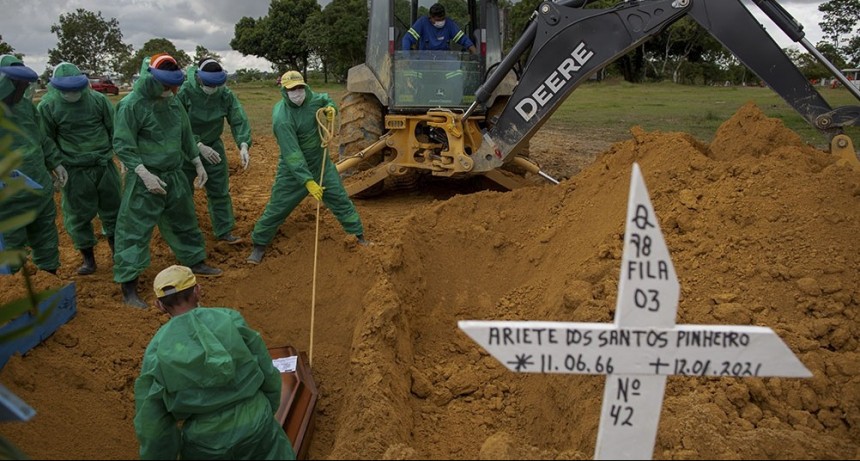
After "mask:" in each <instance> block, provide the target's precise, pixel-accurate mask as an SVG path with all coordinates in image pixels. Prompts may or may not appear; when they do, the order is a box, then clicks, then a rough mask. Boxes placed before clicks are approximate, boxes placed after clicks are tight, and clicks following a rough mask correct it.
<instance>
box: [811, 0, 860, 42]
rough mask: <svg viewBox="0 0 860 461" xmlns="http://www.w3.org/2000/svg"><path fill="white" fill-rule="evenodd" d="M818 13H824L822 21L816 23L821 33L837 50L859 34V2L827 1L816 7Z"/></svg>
mask: <svg viewBox="0 0 860 461" xmlns="http://www.w3.org/2000/svg"><path fill="white" fill-rule="evenodd" d="M818 11H821V12H822V13H824V21H822V22H819V23H818V25H819V26H821V31H822V32H824V34H825V37H826V38H828V39H830V40H831V41H832V42H833V45H834V46H836V47H837V48H839V46H840V45H841V44H842V43H843V42H845V43H849V42H850V41H851V39H852V38H851V35H854V34H857V33H860V29H857V25H858V24H860V0H828V1H826V2H824V3H822V4H821V5H818ZM843 39H844V40H843Z"/></svg>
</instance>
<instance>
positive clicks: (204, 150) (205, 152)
mask: <svg viewBox="0 0 860 461" xmlns="http://www.w3.org/2000/svg"><path fill="white" fill-rule="evenodd" d="M197 148H198V149H200V156H201V157H203V158H205V159H206V161H207V162H209V163H211V164H212V165H215V164H218V163H221V154H219V153H218V151H217V150H215V149H213V148H211V147H209V146H207V145H206V144H203V143H202V142H198V143H197Z"/></svg>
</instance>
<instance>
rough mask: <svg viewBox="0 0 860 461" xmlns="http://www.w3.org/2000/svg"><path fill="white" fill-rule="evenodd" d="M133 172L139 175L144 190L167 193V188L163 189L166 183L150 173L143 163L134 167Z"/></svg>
mask: <svg viewBox="0 0 860 461" xmlns="http://www.w3.org/2000/svg"><path fill="white" fill-rule="evenodd" d="M134 172H135V173H137V175H138V176H140V180H141V181H143V185H144V186H146V190H148V191H150V192H152V193H153V194H159V195H167V190H166V189H165V187H167V183H166V182H164V181H162V180H161V178H159V177H158V176H156V175H154V174H152V173H150V172H149V170H147V169H146V167H145V166H143V164H141V165H138V166H136V167H134Z"/></svg>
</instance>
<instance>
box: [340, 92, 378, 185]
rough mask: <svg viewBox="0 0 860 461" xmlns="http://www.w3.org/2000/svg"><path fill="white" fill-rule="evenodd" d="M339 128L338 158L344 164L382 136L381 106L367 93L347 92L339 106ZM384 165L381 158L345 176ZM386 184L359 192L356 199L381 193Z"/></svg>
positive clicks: (368, 161) (368, 162)
mask: <svg viewBox="0 0 860 461" xmlns="http://www.w3.org/2000/svg"><path fill="white" fill-rule="evenodd" d="M339 115H340V129H339V131H338V134H337V145H338V148H337V159H332V160H334V161H341V160H344V159H346V158H349V157H352V156H353V155H355V154H357V153H359V152H361V151H362V149H364V148H366V147H367V146H369V145H371V144H373V143H375V142H376V141H378V140H379V138H380V136H382V132H383V130H384V126H385V120H384V116H383V114H382V104H380V103H379V101H378V100H377V99H376V97H375V96H373V95H370V94H364V93H347V94H346V95H344V97H343V98H342V99H341V103H340V114H339ZM381 162H382V155H375V156H373V158H371V159H369V160H366V161H364V162H361V163H359V164H358V165H357V166H356V167H355V168H352V169H350V170H348V171H345V172H344V173H343V176H345V177H347V176H351V175H353V174H356V173H359V172H361V171H365V170H369V169H371V168H373V167H374V166H376V165H379V164H380V163H381ZM384 189H385V183H384V181H380V182H379V183H377V184H374V185H373V186H371V187H370V188H368V189H365V190H363V191H361V192H358V193H356V194H355V195H354V196H353V197H355V198H370V197H375V196H377V195H379V194H381V193H382V191H383V190H384Z"/></svg>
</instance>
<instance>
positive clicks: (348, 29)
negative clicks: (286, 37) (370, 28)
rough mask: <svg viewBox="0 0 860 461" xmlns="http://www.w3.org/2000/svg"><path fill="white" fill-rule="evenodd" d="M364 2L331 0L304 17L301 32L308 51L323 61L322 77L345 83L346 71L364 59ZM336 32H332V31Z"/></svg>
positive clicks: (365, 29)
mask: <svg viewBox="0 0 860 461" xmlns="http://www.w3.org/2000/svg"><path fill="white" fill-rule="evenodd" d="M365 5H366V2H365V0H333V1H332V2H331V3H329V4H328V5H327V6H326V7H325V8H324V9H323V10H322V12H320V13H319V14H314V15H312V16H311V17H310V18H308V21H307V24H306V25H305V28H304V30H303V31H302V33H301V38H302V40H304V41H305V43H306V44H307V46H308V48H309V49H310V50H311V51H312V52H313V53H314V54H315V55H316V56H318V57H319V58H320V59H321V60H322V62H323V68H324V69H325V71H326V74H330V75H333V76H334V77H335V79H336V80H337V81H338V82H344V81H346V74H347V71H349V68H350V67H352V66H355V65H357V64H361V63H362V62H364V59H365V43H364V40H357V39H356V37H366V36H367V22H368V18H367V8H366V6H365ZM335 31H336V32H335Z"/></svg>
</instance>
